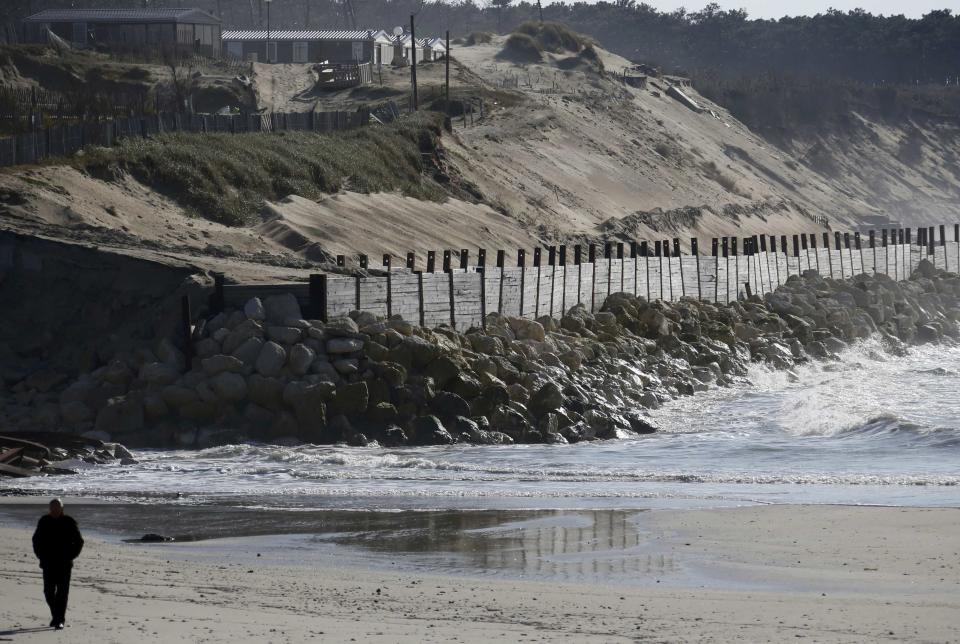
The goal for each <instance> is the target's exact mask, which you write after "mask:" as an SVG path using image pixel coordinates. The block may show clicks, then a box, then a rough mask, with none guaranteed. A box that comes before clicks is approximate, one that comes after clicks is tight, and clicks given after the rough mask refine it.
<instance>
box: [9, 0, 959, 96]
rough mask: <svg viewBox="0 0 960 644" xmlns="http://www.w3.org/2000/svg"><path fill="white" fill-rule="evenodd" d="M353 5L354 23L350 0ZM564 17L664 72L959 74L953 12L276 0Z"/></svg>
mask: <svg viewBox="0 0 960 644" xmlns="http://www.w3.org/2000/svg"><path fill="white" fill-rule="evenodd" d="M347 2H349V3H351V5H352V9H353V14H354V15H355V16H356V24H355V25H354V24H351V22H350V19H349V17H348V16H349V14H350V12H349V11H347V7H346V3H347ZM3 4H4V5H5V7H4V8H2V9H0V22H7V23H10V22H15V21H16V20H17V19H19V18H22V17H23V16H25V15H28V14H30V13H32V12H35V11H39V10H41V9H45V8H68V7H72V8H78V7H81V6H82V7H90V8H94V7H99V8H128V7H131V6H140V7H184V6H196V7H198V8H201V9H204V10H206V11H209V12H210V13H213V14H214V15H218V16H219V17H220V18H221V19H222V20H223V23H224V27H225V28H265V27H266V16H267V11H266V2H265V1H264V0H85V1H80V0H10V1H9V2H7V3H3ZM541 9H542V15H543V18H544V20H548V21H555V22H560V23H564V24H566V25H568V26H570V27H571V28H573V29H574V30H576V31H579V32H581V33H584V34H586V35H588V36H591V37H592V38H594V39H595V40H596V41H597V42H598V43H600V45H601V46H603V47H604V48H606V49H609V50H611V51H613V52H615V53H618V54H620V55H622V56H624V57H626V58H628V59H630V60H632V61H634V62H647V63H653V64H655V65H657V66H660V67H661V68H662V69H664V71H668V72H679V73H688V74H692V75H695V76H697V75H699V76H703V75H706V74H709V75H712V76H714V77H720V78H727V79H731V78H737V77H745V76H756V75H762V74H771V73H773V74H776V75H784V76H798V77H818V78H834V79H849V80H854V81H858V82H861V83H867V84H872V85H885V84H901V85H902V84H940V85H946V84H956V83H957V82H958V77H960V15H954V14H953V13H952V12H951V10H949V9H941V10H935V11H931V12H929V13H927V14H926V15H924V16H923V17H921V18H917V19H912V18H906V17H904V16H902V15H900V16H879V15H873V14H871V13H869V12H867V11H864V10H862V9H856V10H852V11H846V12H844V11H838V10H834V9H830V10H827V11H825V12H824V13H821V14H817V15H815V16H795V17H784V18H780V19H777V20H771V19H755V18H750V17H749V16H748V15H747V13H746V12H745V11H743V10H724V9H721V8H720V7H719V5H717V4H715V3H711V4H708V5H707V6H706V7H704V8H703V9H701V10H699V11H688V10H686V9H678V10H675V11H669V12H667V11H659V10H657V9H655V8H653V7H651V6H650V5H648V4H644V3H640V4H637V3H636V2H635V1H634V0H616V1H615V2H608V1H606V0H603V1H601V2H597V3H595V4H588V3H586V2H575V3H572V4H547V5H543V6H542V8H541V7H539V6H538V4H537V2H536V0H534V1H533V2H531V1H529V0H522V1H521V2H516V1H515V0H479V2H478V1H477V0H454V1H452V2H439V1H437V2H422V1H421V0H273V2H272V3H271V4H270V22H271V26H272V28H273V29H348V28H352V27H357V28H383V29H387V30H389V29H391V28H392V27H394V26H397V25H401V26H404V27H407V26H409V19H410V14H411V13H416V16H417V17H416V21H417V32H418V35H420V34H423V35H425V36H426V35H443V33H444V32H445V31H447V30H449V31H450V32H451V37H453V38H456V37H459V36H465V35H467V34H469V33H471V32H475V31H486V32H493V33H509V32H511V31H512V30H513V29H514V28H516V27H517V26H518V25H519V24H521V23H522V22H525V21H528V20H538V19H539V17H540V11H541Z"/></svg>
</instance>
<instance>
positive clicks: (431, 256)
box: [427, 250, 437, 273]
mask: <svg viewBox="0 0 960 644" xmlns="http://www.w3.org/2000/svg"><path fill="white" fill-rule="evenodd" d="M436 265H437V253H436V251H432V250H428V251H427V272H428V273H432V272H433V271H434V269H435V268H436Z"/></svg>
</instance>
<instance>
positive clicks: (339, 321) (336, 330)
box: [323, 316, 360, 338]
mask: <svg viewBox="0 0 960 644" xmlns="http://www.w3.org/2000/svg"><path fill="white" fill-rule="evenodd" d="M323 329H324V332H325V333H326V334H327V336H328V337H347V338H352V337H355V336H356V335H357V334H358V333H359V332H360V327H358V326H357V323H356V322H354V321H353V319H352V318H349V317H343V316H342V317H335V318H332V319H331V320H329V321H328V322H327V323H326V324H325V325H324V327H323Z"/></svg>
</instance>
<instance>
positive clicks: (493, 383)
mask: <svg viewBox="0 0 960 644" xmlns="http://www.w3.org/2000/svg"><path fill="white" fill-rule="evenodd" d="M958 302H960V277H958V276H956V275H952V274H947V273H944V272H943V271H939V270H936V269H934V268H933V267H932V265H929V263H928V262H923V263H922V264H921V266H920V268H919V269H918V270H917V271H916V272H915V274H914V275H913V277H911V278H910V279H909V280H906V281H903V282H895V281H893V280H891V279H890V278H888V277H886V276H883V275H876V276H867V275H860V276H857V277H855V278H854V279H852V280H848V281H836V280H832V279H824V278H822V277H820V276H819V275H818V274H816V273H815V272H813V271H808V272H807V273H805V274H804V275H803V276H802V277H796V276H794V277H791V278H790V279H789V280H788V281H787V283H786V284H784V285H783V286H781V287H780V288H779V289H777V291H776V292H774V293H771V294H767V295H766V296H765V297H763V298H760V297H757V296H754V297H752V298H750V299H748V300H744V301H739V302H735V303H732V304H729V305H717V304H712V303H708V302H701V301H696V300H692V299H691V300H681V301H680V302H672V303H671V302H663V301H654V302H648V301H646V300H645V299H643V298H640V297H634V296H632V295H629V294H625V293H616V294H613V295H611V296H610V297H609V298H608V299H607V300H606V302H605V303H604V305H603V307H602V309H601V310H600V311H599V312H597V313H595V314H591V313H590V312H589V311H587V310H586V309H585V308H584V307H583V306H574V307H572V308H570V309H569V311H568V312H567V314H566V315H565V316H564V317H563V318H562V319H560V320H557V319H551V318H546V317H544V318H540V319H538V320H527V319H519V318H511V317H506V316H501V315H497V314H491V315H489V316H488V317H487V319H486V325H485V328H472V329H469V330H466V331H465V332H460V331H454V330H453V329H450V328H445V327H439V328H437V329H432V330H431V329H424V328H419V327H416V326H414V325H411V324H410V323H409V322H406V321H404V320H401V319H399V318H396V319H389V320H383V319H378V318H376V317H375V316H373V315H371V314H369V313H361V312H353V313H351V314H350V316H345V317H342V318H336V319H331V320H329V321H327V322H322V321H319V320H308V319H303V317H302V313H301V311H300V308H299V306H298V305H297V302H296V300H295V299H294V298H293V297H286V296H274V297H271V298H267V299H266V300H264V301H262V302H261V301H260V300H257V299H253V300H250V301H249V302H247V303H246V304H245V305H244V306H243V307H241V308H240V309H239V310H235V311H226V312H223V313H220V314H217V315H215V316H213V317H211V318H210V319H207V320H205V321H203V323H202V324H201V325H199V326H198V333H197V334H196V337H194V339H193V342H194V357H193V359H192V360H191V362H190V364H189V365H188V364H187V360H186V358H185V356H184V354H183V352H181V351H180V350H179V349H177V348H176V347H175V346H174V345H173V343H170V342H166V341H164V342H163V343H161V344H160V346H158V347H156V348H155V349H154V350H148V349H144V350H141V351H139V352H137V353H135V354H131V355H123V356H114V357H112V358H111V359H110V360H109V361H107V362H106V364H104V365H103V366H101V367H99V368H97V369H95V370H93V371H91V372H89V373H84V374H82V375H80V376H79V377H78V378H76V379H74V380H72V381H69V379H68V378H66V377H63V378H56V377H45V378H42V379H41V378H33V380H31V378H30V374H15V375H14V377H9V376H8V374H4V380H3V382H4V390H3V391H4V393H3V394H2V395H3V400H4V402H5V406H4V414H5V416H6V418H7V419H8V423H9V424H11V425H13V426H16V427H17V428H18V429H22V430H47V431H52V430H61V431H72V432H78V433H79V432H86V431H90V430H96V432H98V435H99V436H101V437H102V439H103V440H105V441H108V440H119V441H122V442H123V443H125V444H127V445H135V446H156V447H174V446H176V447H187V448H203V447H209V446H212V445H216V444H223V443H233V442H241V441H246V440H259V441H269V442H279V443H287V444H289V443H295V442H310V443H345V444H348V445H358V446H359V445H370V444H374V443H379V444H382V445H387V446H401V445H426V444H452V443H458V442H466V443H477V444H510V443H524V442H526V443H531V442H536V443H552V444H565V443H576V442H579V441H589V440H605V439H616V438H624V437H630V436H637V435H641V434H648V433H651V432H655V431H656V426H655V424H654V423H653V422H652V421H651V420H650V419H649V417H648V416H647V415H646V413H645V411H646V410H647V409H652V408H657V407H659V406H660V405H661V404H662V403H663V402H665V401H668V400H670V399H673V398H676V397H678V396H686V395H692V394H695V393H696V392H699V391H704V390H706V389H708V388H710V387H717V386H726V385H730V384H732V383H733V382H735V381H737V380H738V379H741V378H743V377H745V376H746V374H747V370H748V367H749V365H750V364H751V363H764V364H767V365H769V366H770V367H772V368H777V369H790V368H791V367H793V366H794V365H796V364H799V363H803V362H806V361H808V360H831V359H834V358H835V355H836V353H837V352H838V351H840V350H842V349H843V348H844V347H845V346H847V345H848V344H849V343H851V342H855V341H857V340H859V339H863V338H866V337H868V336H871V335H875V334H876V335H879V336H880V337H881V339H882V340H883V342H884V344H885V346H886V347H887V348H888V349H889V350H890V351H892V352H899V351H903V350H904V347H905V345H907V344H919V343H928V342H939V341H944V340H946V341H951V342H952V341H954V340H955V339H956V338H957V336H958V327H957V321H958V319H960V306H958ZM54 375H56V374H54ZM31 382H42V384H43V385H44V388H43V390H41V389H42V388H40V387H32V386H31V384H30V383H31ZM51 382H53V383H55V384H53V385H50V386H47V385H48V384H49V383H51Z"/></svg>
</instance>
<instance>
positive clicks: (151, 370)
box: [137, 362, 180, 386]
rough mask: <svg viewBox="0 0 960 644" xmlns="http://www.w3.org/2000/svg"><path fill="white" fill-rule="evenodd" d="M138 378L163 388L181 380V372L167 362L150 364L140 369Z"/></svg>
mask: <svg viewBox="0 0 960 644" xmlns="http://www.w3.org/2000/svg"><path fill="white" fill-rule="evenodd" d="M137 377H138V378H140V380H143V381H144V382H147V383H150V384H151V385H161V386H162V385H169V384H173V383H174V382H176V381H177V379H179V378H180V371H179V370H178V369H177V368H176V367H175V366H173V365H170V364H167V363H165V362H149V363H146V364H144V365H143V366H142V367H140V373H139V374H138V376H137Z"/></svg>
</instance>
